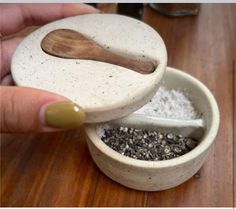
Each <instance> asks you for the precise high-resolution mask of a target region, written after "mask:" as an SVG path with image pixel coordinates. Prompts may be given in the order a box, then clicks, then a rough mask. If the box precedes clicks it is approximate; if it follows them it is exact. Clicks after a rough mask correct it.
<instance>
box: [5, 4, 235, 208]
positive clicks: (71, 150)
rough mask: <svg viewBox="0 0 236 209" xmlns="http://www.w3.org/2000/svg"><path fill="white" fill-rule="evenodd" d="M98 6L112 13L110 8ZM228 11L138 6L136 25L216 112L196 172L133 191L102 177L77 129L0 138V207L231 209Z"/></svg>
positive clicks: (231, 10)
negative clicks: (181, 13) (207, 95)
mask: <svg viewBox="0 0 236 209" xmlns="http://www.w3.org/2000/svg"><path fill="white" fill-rule="evenodd" d="M100 8H101V9H102V10H104V11H108V12H109V11H114V10H113V9H114V7H113V6H112V5H100ZM110 9H111V10H110ZM235 10H236V4H234V5H232V4H231V5H230V4H223V5H219V4H203V5H201V10H200V13H199V15H198V16H194V17H182V18H168V17H165V16H162V15H160V14H158V13H157V12H155V11H154V10H152V9H151V8H149V7H147V6H146V7H145V9H144V15H143V20H144V21H145V22H146V23H148V24H149V25H151V26H152V27H153V28H155V29H156V30H157V31H158V32H159V33H160V34H161V36H162V37H163V39H164V41H165V43H166V47H167V51H168V57H169V58H168V66H172V67H176V68H179V69H182V70H183V71H185V72H188V73H189V74H191V75H193V76H195V77H196V78H198V79H199V80H200V81H202V82H203V83H205V84H206V86H207V87H208V88H209V89H210V90H211V91H212V93H213V94H214V96H215V97H216V100H217V102H218V105H219V108H220V113H221V124H220V129H219V133H218V136H217V139H216V141H215V143H214V145H213V146H212V148H211V150H210V154H209V156H208V159H207V161H206V162H205V163H204V165H203V167H202V168H201V169H200V171H199V172H198V174H199V175H196V176H194V177H192V178H191V179H190V180H188V181H187V182H185V183H184V184H182V185H180V186H178V187H176V188H173V189H169V190H166V191H162V192H140V191H135V190H132V189H128V188H125V187H123V186H121V185H119V184H118V183H116V182H114V181H112V180H110V179H109V178H108V177H106V176H105V175H104V174H103V173H102V172H101V171H100V170H99V169H98V168H97V167H96V165H95V164H94V163H93V161H92V159H91V157H90V155H89V151H88V148H87V146H86V142H85V137H84V132H83V130H82V128H81V129H80V130H77V131H68V132H64V133H54V134H11V135H1V205H2V206H169V207H171V206H214V207H216V206H228V207H230V206H233V202H236V201H235V198H236V197H235V196H234V195H233V193H234V192H233V191H236V184H235V181H234V180H233V179H235V177H236V175H235V173H236V172H233V162H234V160H233V159H235V160H236V158H235V157H236V155H235V154H234V152H233V148H234V149H235V148H236V147H235V146H236V145H235V144H236V143H233V138H234V137H235V133H236V108H235V104H236V72H235V60H236V59H235V58H236V13H235ZM233 146H234V147H233Z"/></svg>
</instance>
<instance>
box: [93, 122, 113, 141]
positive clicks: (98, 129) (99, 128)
mask: <svg viewBox="0 0 236 209" xmlns="http://www.w3.org/2000/svg"><path fill="white" fill-rule="evenodd" d="M109 128H110V126H109V125H108V124H107V123H103V124H99V125H98V126H96V132H97V135H98V136H99V138H102V137H103V136H105V130H107V129H109Z"/></svg>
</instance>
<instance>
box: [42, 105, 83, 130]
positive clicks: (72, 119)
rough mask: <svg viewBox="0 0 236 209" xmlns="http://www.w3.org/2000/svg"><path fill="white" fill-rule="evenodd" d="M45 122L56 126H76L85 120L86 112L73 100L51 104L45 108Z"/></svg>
mask: <svg viewBox="0 0 236 209" xmlns="http://www.w3.org/2000/svg"><path fill="white" fill-rule="evenodd" d="M44 115H45V123H46V125H47V126H50V127H54V128H75V127H77V126H80V125H81V124H82V123H84V121H85V112H84V110H83V109H82V108H81V107H79V106H78V105H76V104H74V103H72V102H60V103H55V104H50V105H48V106H47V107H46V109H45V114H44Z"/></svg>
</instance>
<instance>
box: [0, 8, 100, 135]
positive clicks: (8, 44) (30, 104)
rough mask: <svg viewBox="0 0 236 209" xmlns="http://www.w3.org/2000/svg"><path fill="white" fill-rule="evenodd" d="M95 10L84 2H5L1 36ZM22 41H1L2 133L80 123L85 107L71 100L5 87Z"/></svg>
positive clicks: (36, 130)
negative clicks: (13, 57) (15, 51)
mask: <svg viewBox="0 0 236 209" xmlns="http://www.w3.org/2000/svg"><path fill="white" fill-rule="evenodd" d="M96 12H98V10H97V9H95V8H93V7H91V6H89V5H85V4H17V5H12V4H9V5H8V4H3V5H1V6H0V20H1V22H0V37H1V39H2V37H4V36H6V35H10V34H12V33H15V32H17V31H19V30H21V29H23V28H24V27H26V26H29V25H42V24H45V23H48V22H50V21H53V20H56V19H61V18H64V17H68V16H73V15H79V14H85V13H96ZM21 40H22V38H11V39H7V40H3V41H2V40H1V48H0V78H1V85H2V86H1V87H0V114H1V118H0V130H1V132H51V131H58V130H64V129H68V128H74V127H77V126H79V125H81V124H82V123H83V122H84V120H85V113H84V110H83V109H82V108H81V107H79V106H78V105H76V104H74V103H73V102H72V101H70V100H69V99H67V98H65V97H63V96H60V95H57V94H54V93H51V92H47V91H43V90H38V89H33V88H26V87H16V86H11V87H10V86H6V84H10V83H11V74H10V65H11V58H12V55H13V52H14V50H15V49H16V47H17V46H18V44H19V43H20V42H21Z"/></svg>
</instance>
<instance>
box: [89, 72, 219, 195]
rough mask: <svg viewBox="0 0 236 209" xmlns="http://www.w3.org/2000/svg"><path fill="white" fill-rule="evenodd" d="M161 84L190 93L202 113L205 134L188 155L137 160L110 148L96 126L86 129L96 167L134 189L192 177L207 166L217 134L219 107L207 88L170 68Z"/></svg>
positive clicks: (148, 188) (164, 185)
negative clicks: (166, 158) (167, 158)
mask: <svg viewBox="0 0 236 209" xmlns="http://www.w3.org/2000/svg"><path fill="white" fill-rule="evenodd" d="M162 85H164V86H165V87H166V88H178V89H180V90H181V91H184V92H185V93H187V94H188V97H189V98H190V99H191V101H192V102H193V103H194V105H195V107H196V109H197V110H198V111H199V112H201V113H202V114H203V120H204V124H203V128H204V135H203V136H199V138H198V140H199V141H200V143H199V145H198V146H197V147H196V148H194V149H193V150H192V151H190V152H189V153H187V154H185V155H182V156H180V157H177V158H174V159H171V160H165V161H143V160H136V159H133V158H129V157H126V156H123V155H121V154H119V153H118V152H116V151H114V150H112V149H111V148H110V147H108V146H107V145H106V144H105V143H104V142H103V141H102V140H101V138H99V136H98V134H97V132H96V126H97V125H93V124H90V125H87V126H86V135H87V143H88V146H89V150H90V153H91V155H92V158H93V160H94V161H95V163H96V164H97V166H98V167H99V168H100V169H101V171H102V172H104V173H105V174H106V175H107V176H109V177H110V178H111V179H113V180H114V181H117V182H119V183H120V184H122V185H124V186H127V187H130V188H133V189H137V190H144V191H159V190H165V189H169V188H172V187H175V186H177V185H179V184H181V183H183V182H185V181H186V180H188V179H189V178H191V177H192V176H193V175H194V174H195V173H196V172H197V171H198V170H199V169H200V168H201V166H202V164H203V163H204V161H205V159H206V156H207V154H208V151H209V148H210V147H211V145H212V143H213V142H214V140H215V137H216V134H217V132H218V128H219V110H218V106H217V103H216V101H215V98H214V96H213V95H212V94H211V92H210V91H209V90H208V89H207V87H206V86H205V85H203V84H202V83H201V82H200V81H198V80H197V79H195V78H193V77H192V76H190V75H188V74H186V73H184V72H182V71H179V70H176V69H172V68H167V70H166V73H165V76H164V78H163V82H162ZM141 122H142V121H141ZM136 125H138V122H137V123H136ZM141 125H142V127H143V128H146V129H150V127H151V126H152V124H150V123H149V124H148V123H147V124H141ZM133 127H134V128H135V126H133ZM187 128H188V127H187ZM156 129H158V127H157V128H156ZM163 129H165V131H169V129H168V127H167V126H166V127H162V130H163ZM152 130H153V127H152ZM163 131H164V130H163Z"/></svg>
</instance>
